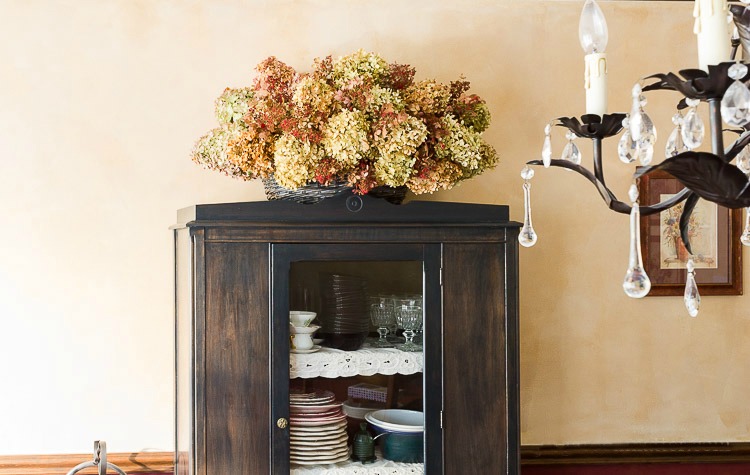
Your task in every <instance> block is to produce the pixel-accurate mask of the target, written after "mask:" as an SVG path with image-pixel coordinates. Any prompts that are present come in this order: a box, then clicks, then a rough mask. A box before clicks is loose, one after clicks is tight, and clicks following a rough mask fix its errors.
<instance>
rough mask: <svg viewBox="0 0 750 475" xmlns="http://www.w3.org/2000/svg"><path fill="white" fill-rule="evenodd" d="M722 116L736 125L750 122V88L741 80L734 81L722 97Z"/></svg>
mask: <svg viewBox="0 0 750 475" xmlns="http://www.w3.org/2000/svg"><path fill="white" fill-rule="evenodd" d="M735 66H736V65H735ZM745 69H746V70H747V68H745ZM721 118H722V120H724V122H726V123H727V124H729V125H733V126H736V127H741V126H743V125H745V124H747V123H748V122H750V89H748V88H747V86H745V85H744V84H743V83H742V82H741V81H734V82H733V83H732V84H731V85H730V86H729V87H728V88H727V91H726V92H725V93H724V97H722V98H721Z"/></svg>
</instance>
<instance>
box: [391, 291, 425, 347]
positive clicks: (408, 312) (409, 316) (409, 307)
mask: <svg viewBox="0 0 750 475" xmlns="http://www.w3.org/2000/svg"><path fill="white" fill-rule="evenodd" d="M396 321H397V322H398V325H399V327H401V328H403V329H404V339H405V340H406V342H404V343H402V344H400V345H398V348H399V349H400V350H401V351H422V347H421V346H420V345H417V344H416V343H414V335H415V332H416V330H417V329H419V327H420V325H422V306H421V305H414V304H413V303H410V302H405V301H401V303H400V304H399V305H398V306H397V307H396Z"/></svg>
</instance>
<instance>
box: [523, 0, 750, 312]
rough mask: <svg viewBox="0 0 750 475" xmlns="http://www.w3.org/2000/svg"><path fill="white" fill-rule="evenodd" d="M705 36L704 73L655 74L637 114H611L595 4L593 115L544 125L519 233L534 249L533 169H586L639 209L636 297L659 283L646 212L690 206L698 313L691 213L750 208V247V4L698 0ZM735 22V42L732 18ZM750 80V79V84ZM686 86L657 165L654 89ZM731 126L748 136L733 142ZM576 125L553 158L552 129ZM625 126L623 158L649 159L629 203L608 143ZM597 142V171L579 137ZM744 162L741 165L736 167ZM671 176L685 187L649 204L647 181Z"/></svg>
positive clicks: (690, 288)
mask: <svg viewBox="0 0 750 475" xmlns="http://www.w3.org/2000/svg"><path fill="white" fill-rule="evenodd" d="M743 2H746V3H750V0H743ZM693 16H694V17H695V29H694V31H695V33H696V35H697V38H698V63H699V67H700V69H685V70H682V71H680V72H679V74H674V73H666V74H653V75H650V76H647V77H644V78H641V79H640V80H639V81H638V82H637V83H636V84H635V85H634V86H633V89H632V99H633V102H632V108H631V110H630V112H629V113H627V114H625V113H612V114H608V113H607V55H606V53H605V52H604V51H605V48H606V46H607V40H608V33H607V23H606V20H605V18H604V15H603V13H602V11H601V9H600V8H599V6H598V5H597V3H596V1H595V0H586V1H585V3H584V6H583V11H582V13H581V19H580V24H579V40H580V42H581V47H582V48H583V50H584V52H585V53H586V55H585V69H584V88H585V91H586V114H584V115H583V116H581V117H580V119H579V118H577V117H560V118H558V119H554V120H552V121H551V122H549V123H548V124H546V125H545V127H544V142H543V145H542V151H541V159H540V160H531V161H529V162H527V164H526V166H525V167H524V168H523V170H521V178H522V179H523V180H524V183H523V192H524V223H523V227H522V228H521V232H520V234H519V236H518V241H519V243H520V244H521V245H522V246H524V247H530V246H533V245H534V244H535V243H536V241H537V234H536V232H535V231H534V228H533V226H532V223H531V198H530V193H531V179H532V178H533V177H534V169H533V168H531V167H530V166H529V165H532V166H539V165H541V166H543V167H545V168H549V167H558V168H566V169H568V170H571V171H574V172H576V173H579V174H580V175H582V176H584V177H585V178H586V179H587V180H588V181H589V182H591V183H592V184H593V185H594V186H595V187H596V189H597V191H598V193H599V195H600V196H601V198H602V199H603V200H604V202H605V204H606V205H607V206H608V207H609V208H610V209H611V210H613V211H616V212H618V213H623V214H629V215H630V249H629V260H628V269H627V271H626V273H625V278H624V280H623V284H622V287H623V290H624V291H625V293H626V294H627V295H628V296H629V297H632V298H642V297H645V296H646V295H647V294H648V293H649V291H650V289H651V281H650V279H649V277H648V275H647V274H646V271H645V270H644V267H643V258H642V255H641V236H640V217H641V216H648V215H653V214H656V213H661V212H662V211H665V210H669V209H670V208H673V207H675V206H677V205H680V206H681V208H682V211H681V214H680V218H679V233H680V237H681V239H682V243H683V244H684V246H685V248H686V250H687V251H688V253H689V257H688V259H687V264H686V270H687V278H686V282H685V293H684V302H685V306H686V308H687V311H688V313H689V315H690V316H692V317H695V316H697V315H698V309H699V308H700V294H699V292H698V286H697V284H696V281H695V272H696V269H695V263H694V256H693V250H692V248H691V245H690V232H689V228H690V217H691V214H692V213H693V211H694V210H695V207H696V204H697V203H698V201H699V200H701V199H702V200H707V201H709V202H712V203H716V204H717V205H719V206H723V207H726V208H730V209H740V208H745V213H746V218H745V229H744V231H743V233H742V236H741V238H740V240H741V242H742V244H744V245H745V246H750V182H749V181H748V176H750V147H748V146H747V145H748V144H749V143H750V132H749V131H748V130H750V88H748V86H747V85H746V81H748V80H750V74H748V67H747V66H746V65H745V64H743V63H742V62H740V61H737V60H735V59H734V58H735V57H736V56H737V50H738V47H739V46H740V44H741V45H742V50H743V58H744V59H745V60H747V59H748V58H750V54H749V51H750V7H746V6H745V5H732V6H731V8H730V7H729V6H728V4H727V0H695V9H694V11H693ZM732 22H734V25H735V26H734V28H733V32H732V34H731V38H730V24H731V23H732ZM749 82H750V81H749ZM656 90H669V91H677V92H679V93H681V94H682V96H683V97H682V99H681V100H680V101H679V103H678V104H677V111H676V113H675V115H674V117H673V118H672V122H673V124H674V129H673V130H672V132H671V134H670V135H669V138H668V140H667V142H666V145H665V147H664V151H665V153H664V157H665V158H664V159H663V160H662V161H661V162H660V163H658V164H652V162H653V161H654V160H653V159H654V155H655V152H654V146H655V143H656V135H657V134H656V128H655V127H654V123H653V122H652V121H651V118H650V117H649V115H648V114H647V113H646V111H645V106H646V104H647V101H646V97H645V95H644V93H645V92H648V91H656ZM701 102H706V103H708V109H709V126H708V135H709V140H710V144H711V153H708V152H702V151H696V149H698V148H699V147H700V146H701V145H702V144H703V142H704V139H705V138H706V137H705V136H706V127H705V124H704V122H703V119H702V118H701V116H700V115H699V114H698V107H699V105H700V103H701ZM722 122H723V123H726V124H727V125H728V126H730V127H731V128H730V129H729V131H731V132H734V133H736V134H737V135H738V137H737V138H736V140H735V141H734V142H733V143H732V144H731V145H729V146H728V147H727V148H726V149H725V148H724V140H723V135H722ZM553 125H556V126H561V127H564V128H566V129H567V132H566V139H567V143H566V144H565V146H564V148H563V149H562V153H561V155H560V158H554V159H553V158H552V146H551V138H550V132H551V129H552V126H553ZM620 132H622V134H621V136H620V139H619V142H618V144H617V155H618V157H619V159H620V161H622V162H624V163H626V164H629V163H633V162H635V161H636V160H638V161H639V162H640V165H641V166H639V167H637V168H636V171H635V173H634V174H633V184H632V185H631V186H630V189H629V192H628V198H629V200H628V201H627V202H625V201H621V200H619V199H618V198H617V197H616V196H615V194H614V193H613V192H612V191H611V190H610V188H609V187H608V186H607V184H606V181H605V179H604V167H603V161H602V141H603V140H604V139H606V138H609V137H614V136H616V135H618V134H620ZM576 138H586V139H589V140H591V142H592V148H593V152H592V158H593V170H589V169H588V168H586V167H584V166H582V165H581V152H580V149H579V148H578V146H577V145H576V144H575V142H574V140H575V139H576ZM732 162H734V163H732ZM656 171H661V172H666V173H667V174H669V175H671V176H672V177H674V178H675V179H677V180H678V181H679V182H680V183H681V184H682V185H683V186H684V188H683V189H682V190H681V191H680V192H678V193H676V194H674V195H672V196H671V197H669V198H667V199H664V200H662V201H660V202H658V203H653V204H647V205H642V204H640V202H639V198H640V197H639V191H638V187H637V181H638V179H639V178H641V177H645V176H647V175H649V174H651V173H653V172H656Z"/></svg>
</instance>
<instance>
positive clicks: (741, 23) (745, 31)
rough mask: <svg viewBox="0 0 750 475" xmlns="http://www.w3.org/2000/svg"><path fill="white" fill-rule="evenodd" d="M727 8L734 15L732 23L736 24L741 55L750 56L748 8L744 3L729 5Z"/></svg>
mask: <svg viewBox="0 0 750 475" xmlns="http://www.w3.org/2000/svg"><path fill="white" fill-rule="evenodd" d="M729 10H730V11H731V12H732V16H733V17H734V24H735V25H737V33H738V34H739V36H740V44H741V45H742V57H743V58H750V10H749V9H747V8H745V5H730V6H729Z"/></svg>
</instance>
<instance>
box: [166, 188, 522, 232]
mask: <svg viewBox="0 0 750 475" xmlns="http://www.w3.org/2000/svg"><path fill="white" fill-rule="evenodd" d="M242 222H245V223H269V224H273V223H279V224H296V223H299V224H306V223H307V224H313V223H330V224H336V223H341V224H348V223H404V224H431V225H480V226H498V227H519V226H520V224H519V223H516V222H511V221H509V212H508V206H507V205H487V204H473V203H451V202H438V201H411V202H408V203H406V204H401V205H394V204H391V203H389V202H387V201H385V200H383V199H379V198H372V197H369V196H356V195H342V196H336V197H333V198H329V199H325V200H323V201H321V202H319V203H316V204H300V203H296V202H294V201H285V200H276V201H251V202H243V203H219V204H204V205H194V206H190V207H187V208H183V209H181V210H179V211H178V212H177V225H176V226H175V227H183V226H218V225H227V224H230V225H231V224H234V223H237V224H239V223H242Z"/></svg>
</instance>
